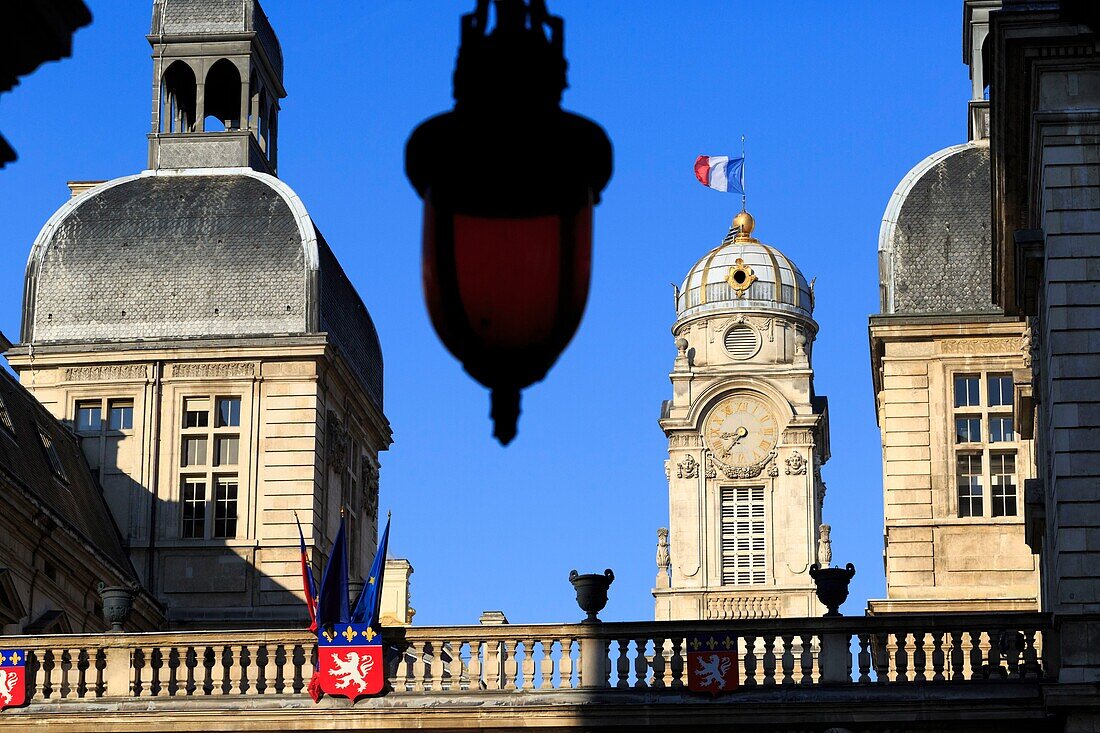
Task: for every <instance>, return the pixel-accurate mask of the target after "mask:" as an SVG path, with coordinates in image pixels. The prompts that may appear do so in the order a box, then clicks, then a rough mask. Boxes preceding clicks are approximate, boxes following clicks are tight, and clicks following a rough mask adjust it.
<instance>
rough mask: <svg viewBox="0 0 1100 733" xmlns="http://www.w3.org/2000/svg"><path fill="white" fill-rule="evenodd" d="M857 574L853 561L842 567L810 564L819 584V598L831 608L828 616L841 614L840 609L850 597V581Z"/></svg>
mask: <svg viewBox="0 0 1100 733" xmlns="http://www.w3.org/2000/svg"><path fill="white" fill-rule="evenodd" d="M855 574H856V568H855V565H852V563H848V564H847V565H845V566H844V567H842V568H823V567H821V566H820V565H818V564H817V563H814V564H813V565H811V566H810V577H811V578H813V579H814V583H816V584H817V599H818V600H819V601H821V602H822V603H823V604H824V605H825V607H826V608H828V609H829V610H828V612H827V613H826V614H825V615H826V616H839V615H840V611H839V610H838V609H839V608H840V605H841V604H842V603H844V601H845V600H847V598H848V583H850V582H851V580H852V576H853V575H855Z"/></svg>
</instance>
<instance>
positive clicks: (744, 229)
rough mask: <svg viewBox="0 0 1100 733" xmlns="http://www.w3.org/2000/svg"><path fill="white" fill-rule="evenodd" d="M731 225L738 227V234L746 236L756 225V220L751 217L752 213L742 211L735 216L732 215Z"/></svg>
mask: <svg viewBox="0 0 1100 733" xmlns="http://www.w3.org/2000/svg"><path fill="white" fill-rule="evenodd" d="M733 226H734V227H737V228H739V229H740V231H739V232H738V234H740V236H742V237H748V236H750V235H751V234H752V230H753V228H754V227H755V226H756V220H755V219H753V218H752V214H750V213H749V212H747V211H742V212H741V213H740V214H738V215H737V216H735V217H733Z"/></svg>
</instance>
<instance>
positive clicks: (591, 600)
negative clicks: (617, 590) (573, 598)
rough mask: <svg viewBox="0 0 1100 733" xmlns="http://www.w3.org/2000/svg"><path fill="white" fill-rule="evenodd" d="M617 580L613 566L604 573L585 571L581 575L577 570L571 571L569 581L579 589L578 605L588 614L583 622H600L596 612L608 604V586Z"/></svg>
mask: <svg viewBox="0 0 1100 733" xmlns="http://www.w3.org/2000/svg"><path fill="white" fill-rule="evenodd" d="M613 580H615V573H613V572H611V568H608V569H607V570H604V571H603V572H602V573H585V574H584V575H581V574H580V573H578V572H577V571H576V570H573V571H571V572H570V573H569V582H570V583H572V584H573V587H574V588H575V589H576V590H577V605H578V606H580V607H581V610H582V611H584V612H585V613H587V614H588V616H587V617H586V618H585V619H584V620H583V621H581V623H583V624H594V623H599V622H600V620H599V619H598V618H596V614H597V613H599V612H600V611H602V610H603V607H604V606H606V605H607V588H608V586H610V585H611V581H613Z"/></svg>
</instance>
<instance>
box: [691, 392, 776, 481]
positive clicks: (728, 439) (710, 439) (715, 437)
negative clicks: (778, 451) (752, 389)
mask: <svg viewBox="0 0 1100 733" xmlns="http://www.w3.org/2000/svg"><path fill="white" fill-rule="evenodd" d="M778 433H779V426H778V425H777V424H776V420H775V416H774V415H772V412H771V410H770V409H769V408H768V405H767V403H766V402H764V400H762V399H761V398H759V397H754V396H752V395H746V394H741V395H733V396H732V397H727V398H726V399H724V400H722V401H721V402H719V403H718V404H717V405H716V406H715V407H714V409H713V410H711V411H710V415H708V416H707V421H706V424H705V426H704V427H703V440H705V441H706V445H707V447H708V448H710V450H711V452H712V453H713V454H714V457H715V459H717V460H718V461H720V462H721V463H724V464H726V465H727V466H749V465H752V464H754V463H759V462H760V461H762V460H764V458H765V457H766V456H767V455H768V453H770V452H771V451H772V449H773V448H775V443H776V440H777V438H778Z"/></svg>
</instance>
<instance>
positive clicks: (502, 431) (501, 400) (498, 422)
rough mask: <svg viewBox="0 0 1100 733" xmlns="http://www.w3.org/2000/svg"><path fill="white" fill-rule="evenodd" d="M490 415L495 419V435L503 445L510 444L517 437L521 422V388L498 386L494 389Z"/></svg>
mask: <svg viewBox="0 0 1100 733" xmlns="http://www.w3.org/2000/svg"><path fill="white" fill-rule="evenodd" d="M489 416H490V417H491V418H492V419H493V437H494V438H496V439H497V440H499V441H500V444H501V445H508V444H509V443H511V442H512V439H513V438H515V437H516V423H517V422H519V390H518V389H514V388H509V387H498V388H496V389H494V390H493V395H492V406H491V408H490V410H489Z"/></svg>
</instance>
